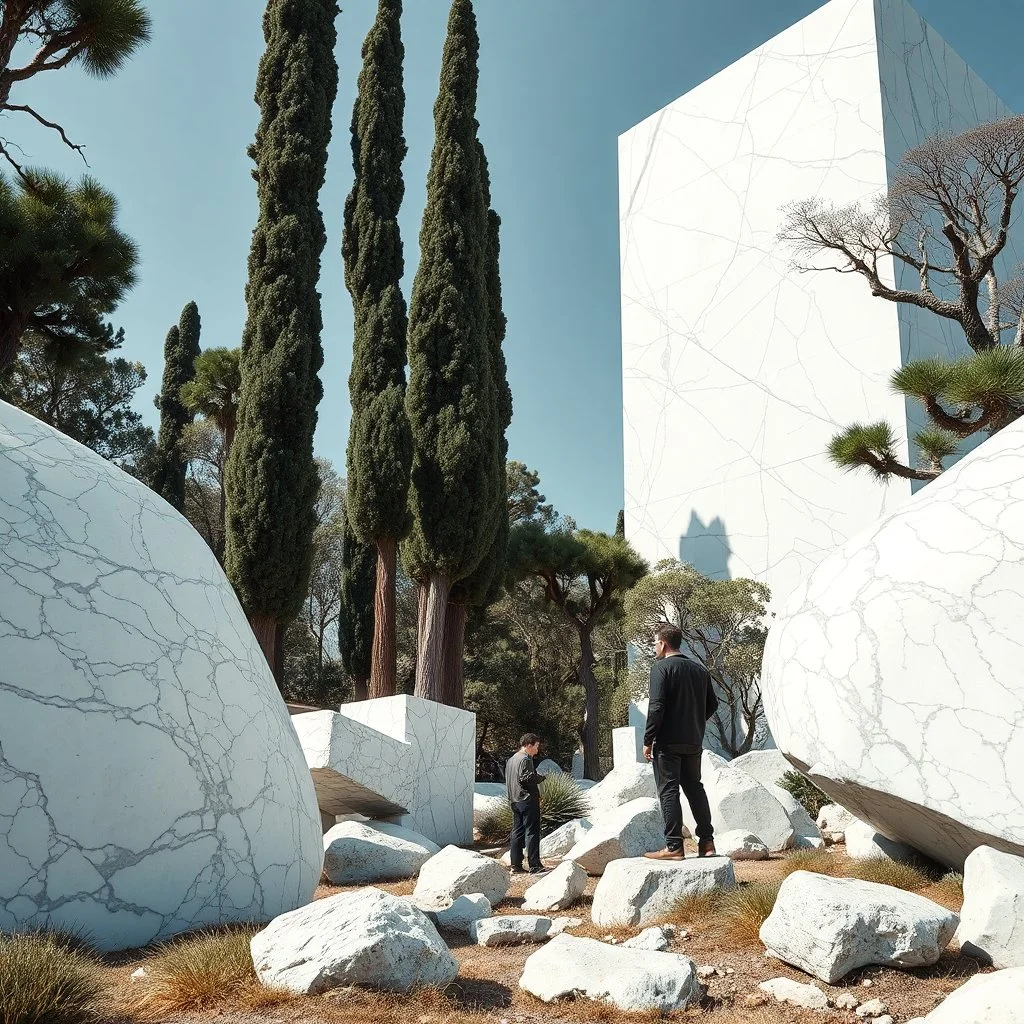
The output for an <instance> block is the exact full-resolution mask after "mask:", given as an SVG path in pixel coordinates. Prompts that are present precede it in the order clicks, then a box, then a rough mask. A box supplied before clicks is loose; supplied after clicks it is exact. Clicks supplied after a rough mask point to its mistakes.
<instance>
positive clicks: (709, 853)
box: [697, 839, 718, 857]
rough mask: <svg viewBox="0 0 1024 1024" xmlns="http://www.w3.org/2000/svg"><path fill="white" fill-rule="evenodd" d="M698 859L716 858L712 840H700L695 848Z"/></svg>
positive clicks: (716, 853)
mask: <svg viewBox="0 0 1024 1024" xmlns="http://www.w3.org/2000/svg"><path fill="white" fill-rule="evenodd" d="M697 856H698V857H717V856H718V851H717V850H716V849H715V841H714V839H702V840H701V842H700V845H699V846H698V847H697Z"/></svg>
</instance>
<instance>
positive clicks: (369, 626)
mask: <svg viewBox="0 0 1024 1024" xmlns="http://www.w3.org/2000/svg"><path fill="white" fill-rule="evenodd" d="M376 586H377V549H376V548H375V547H374V546H373V545H371V544H363V543H362V542H361V541H360V540H359V538H358V537H357V536H356V535H355V532H354V531H353V529H352V527H351V524H350V522H349V517H348V516H347V515H346V516H345V524H344V533H343V534H342V570H341V608H340V610H339V613H338V649H339V650H340V651H341V664H342V666H343V667H344V669H345V672H346V673H347V674H348V675H349V676H351V677H352V681H353V682H354V683H355V689H356V700H366V698H367V697H368V696H369V679H370V668H371V663H372V652H373V638H374V621H373V616H374V604H373V595H374V591H375V589H376Z"/></svg>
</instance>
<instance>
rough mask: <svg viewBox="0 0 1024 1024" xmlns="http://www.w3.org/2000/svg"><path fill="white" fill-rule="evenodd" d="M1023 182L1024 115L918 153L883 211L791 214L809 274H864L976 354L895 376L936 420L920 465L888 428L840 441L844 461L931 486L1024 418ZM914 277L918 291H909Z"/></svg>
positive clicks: (836, 452) (920, 436)
mask: <svg viewBox="0 0 1024 1024" xmlns="http://www.w3.org/2000/svg"><path fill="white" fill-rule="evenodd" d="M1022 182H1024V117H1022V116H1014V117H1010V118H1006V119H1005V120H1002V121H997V122H994V123H992V124H987V125H981V126H979V127H977V128H972V129H971V130H969V131H967V132H964V133H962V134H960V135H956V136H936V137H934V138H932V139H929V140H928V141H926V142H925V143H924V144H923V145H921V146H918V147H917V148H915V149H912V150H910V151H908V152H907V153H906V154H905V155H904V157H903V159H902V160H901V161H900V166H899V170H898V173H897V175H896V178H895V180H894V182H893V185H892V187H891V188H890V190H889V193H888V195H883V196H879V197H878V198H877V199H876V200H875V201H874V202H873V203H870V204H857V203H855V204H852V205H848V206H842V207H837V206H834V205H832V204H829V203H827V202H824V201H823V200H821V199H820V198H818V197H814V198H811V199H806V200H803V201H801V202H798V203H795V204H793V205H792V206H790V207H789V209H788V211H787V215H786V219H785V222H784V224H783V227H782V229H781V231H780V238H781V239H782V240H783V241H786V242H789V243H790V244H791V245H792V246H793V248H794V250H795V252H796V253H797V256H798V258H803V259H806V260H808V261H811V262H812V264H813V265H811V266H803V267H801V269H814V270H831V271H834V272H838V273H843V274H859V275H860V276H861V277H863V278H864V279H865V280H866V281H867V283H868V287H869V288H870V290H871V294H872V295H875V296H877V297H879V298H882V299H886V300H888V301H890V302H895V303H904V304H909V305H912V306H916V307H918V308H921V309H925V310H928V311H929V312H931V313H934V314H935V315H936V316H937V317H941V318H943V319H944V320H948V321H951V322H953V323H955V324H957V325H959V327H960V329H961V330H962V331H963V335H964V338H965V339H966V341H967V344H968V345H969V346H970V349H971V352H970V353H969V354H968V355H966V356H964V357H962V358H959V359H956V360H954V361H948V360H944V359H940V358H929V359H918V360H912V361H910V362H907V363H906V364H905V365H904V366H903V367H902V368H900V369H898V370H897V371H896V372H895V373H894V374H893V376H892V386H893V388H894V389H895V390H896V391H898V392H900V393H902V394H904V395H906V396H907V397H908V398H910V399H914V400H916V401H919V402H921V403H922V405H923V406H924V408H925V411H926V413H927V415H928V418H929V420H930V425H929V426H928V427H927V428H926V429H924V430H921V431H919V432H918V433H917V434H916V435H915V437H914V438H913V442H914V446H915V447H916V448H917V451H918V456H919V457H918V465H917V466H916V467H915V466H910V465H904V464H903V463H902V462H901V461H900V459H899V457H898V456H897V454H896V446H897V443H898V442H897V438H896V435H895V433H894V432H893V429H892V427H891V426H890V425H889V424H888V423H885V422H878V423H870V424H861V423H857V424H854V425H852V426H851V427H848V428H847V429H846V430H844V431H842V432H841V433H839V434H837V435H836V436H835V437H834V438H833V439H832V442H831V445H830V447H829V452H830V455H831V457H832V460H833V462H835V463H836V464H837V465H839V466H841V467H843V468H846V469H855V468H858V467H864V468H866V469H868V470H870V471H871V472H872V473H874V474H876V475H877V476H878V477H880V478H883V479H884V478H887V477H892V476H896V477H903V478H905V479H910V480H931V479H934V478H935V477H936V476H938V475H939V474H940V473H941V472H942V470H943V468H944V467H943V460H944V459H949V458H951V457H952V456H954V455H957V454H958V453H959V452H960V449H961V445H962V442H963V441H964V440H965V439H967V438H969V437H971V436H972V435H974V434H977V433H978V432H981V431H984V432H985V433H988V434H992V433H995V432H996V431H998V430H1000V429H1001V428H1002V427H1004V426H1006V424H1008V423H1010V422H1012V421H1013V420H1015V419H1016V418H1017V417H1018V416H1019V415H1020V414H1021V412H1022V411H1024V350H1022V349H1021V347H1020V343H1021V341H1022V339H1024V331H1022V319H1021V316H1022V312H1024V280H1022V279H1021V278H1019V277H1018V278H1014V279H1013V280H1009V281H1002V282H1001V281H1000V280H999V276H998V272H999V268H998V261H999V258H1000V256H1001V255H1003V254H1004V250H1005V249H1006V245H1007V241H1008V235H1009V226H1010V223H1011V219H1012V212H1013V204H1014V201H1015V200H1016V198H1017V192H1018V189H1019V188H1020V186H1021V183H1022ZM890 267H893V269H894V270H895V277H896V281H895V283H893V284H890V280H891V272H890ZM904 275H911V276H916V278H917V286H916V287H909V288H908V287H902V286H901V279H902V277H903V276H904Z"/></svg>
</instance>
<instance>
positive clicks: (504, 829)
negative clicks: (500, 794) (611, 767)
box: [477, 773, 590, 843]
mask: <svg viewBox="0 0 1024 1024" xmlns="http://www.w3.org/2000/svg"><path fill="white" fill-rule="evenodd" d="M589 813H590V802H589V801H588V800H587V796H586V794H585V793H584V792H583V790H582V789H580V787H579V786H578V785H577V784H576V780H575V779H574V778H573V777H572V776H571V775H565V774H562V773H559V774H557V775H549V776H547V777H546V778H545V779H544V781H543V782H542V783H541V784H540V834H541V835H542V836H546V835H548V834H549V833H550V832H554V830H555V829H556V828H558V827H559V826H561V825H564V824H565V823H566V822H567V821H572V820H573V819H574V818H582V817H585V816H586V815H587V814H589ZM477 829H478V830H479V832H480V836H481V838H482V839H484V840H485V841H487V842H490V843H507V842H508V839H509V836H511V835H512V808H511V807H510V806H509V805H508V804H507V803H506V804H502V806H501V807H499V808H496V809H495V810H493V811H491V812H489V813H488V814H486V815H485V816H484V817H483V818H481V820H480V822H479V823H478V825H477Z"/></svg>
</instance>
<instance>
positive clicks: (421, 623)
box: [416, 583, 427, 673]
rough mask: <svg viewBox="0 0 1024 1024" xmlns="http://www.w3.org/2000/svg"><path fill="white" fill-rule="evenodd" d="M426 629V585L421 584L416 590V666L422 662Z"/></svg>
mask: <svg viewBox="0 0 1024 1024" xmlns="http://www.w3.org/2000/svg"><path fill="white" fill-rule="evenodd" d="M426 628H427V584H426V583H421V584H420V585H419V586H418V587H417V588H416V665H417V673H418V672H419V668H418V666H419V663H420V662H421V661H422V660H423V659H422V654H423V634H424V633H425V632H426Z"/></svg>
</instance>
